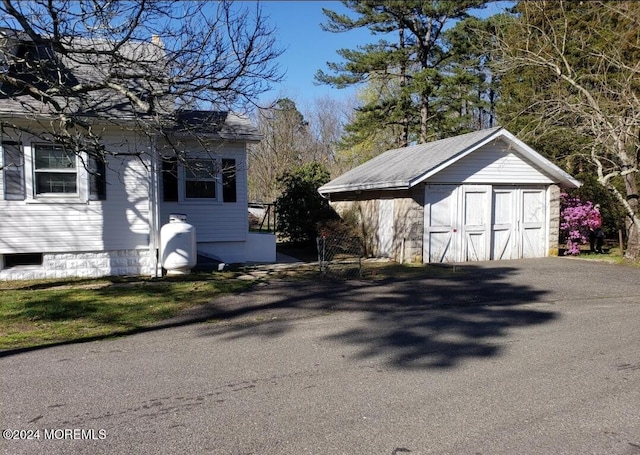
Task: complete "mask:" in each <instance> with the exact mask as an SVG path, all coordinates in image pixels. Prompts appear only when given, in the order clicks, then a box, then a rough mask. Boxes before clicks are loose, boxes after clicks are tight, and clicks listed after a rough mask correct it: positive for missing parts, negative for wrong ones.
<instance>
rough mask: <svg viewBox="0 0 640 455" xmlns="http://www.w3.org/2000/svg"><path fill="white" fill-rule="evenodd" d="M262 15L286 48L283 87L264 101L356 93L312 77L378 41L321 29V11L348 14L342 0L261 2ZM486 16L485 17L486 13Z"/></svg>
mask: <svg viewBox="0 0 640 455" xmlns="http://www.w3.org/2000/svg"><path fill="white" fill-rule="evenodd" d="M509 3H511V2H497V3H496V4H495V5H490V7H489V8H488V11H487V12H486V13H489V12H490V13H495V12H498V11H499V10H501V9H503V8H504V7H505V6H506V5H507V4H509ZM260 4H261V6H262V12H263V14H264V15H265V16H268V17H269V23H270V24H271V25H272V26H273V27H275V28H276V29H277V43H278V45H279V46H280V47H281V48H284V49H285V52H284V54H283V55H282V56H281V57H280V58H279V59H278V64H279V65H280V67H281V69H282V70H284V71H286V75H285V78H284V80H283V82H282V83H281V84H279V85H278V86H276V87H274V89H273V90H272V91H271V92H269V93H267V94H265V95H263V97H262V98H261V100H262V101H270V100H273V99H275V98H279V97H281V96H288V97H290V98H292V99H294V100H296V101H311V100H313V99H315V98H319V97H322V96H324V95H329V96H331V97H334V98H341V97H344V96H349V94H350V93H353V92H354V90H349V89H332V88H331V87H329V86H328V85H320V86H317V85H315V84H314V79H313V76H314V75H315V73H316V71H317V70H318V69H323V70H325V71H327V67H326V62H336V61H339V58H340V57H339V56H338V54H337V53H336V51H337V50H338V49H341V48H347V49H351V48H355V47H356V46H357V45H362V44H366V43H370V42H375V41H377V40H378V39H379V37H377V36H373V35H372V34H371V33H370V32H369V30H367V29H362V30H353V31H350V32H346V33H329V32H325V31H323V30H322V29H321V27H320V24H322V23H326V18H325V16H324V14H323V13H322V8H327V9H331V10H334V11H337V12H339V13H348V12H349V10H347V9H346V8H345V7H344V6H343V5H342V3H341V2H339V1H312V0H306V1H305V0H298V1H261V2H260ZM486 13H485V14H486Z"/></svg>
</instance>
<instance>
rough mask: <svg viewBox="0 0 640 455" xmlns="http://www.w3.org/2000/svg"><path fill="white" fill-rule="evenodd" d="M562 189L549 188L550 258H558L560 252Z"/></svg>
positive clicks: (556, 187)
mask: <svg viewBox="0 0 640 455" xmlns="http://www.w3.org/2000/svg"><path fill="white" fill-rule="evenodd" d="M560 191H561V190H560V187H559V186H558V185H551V186H550V187H549V250H548V254H549V256H558V254H559V251H560V245H559V241H560Z"/></svg>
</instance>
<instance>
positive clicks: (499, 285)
mask: <svg viewBox="0 0 640 455" xmlns="http://www.w3.org/2000/svg"><path fill="white" fill-rule="evenodd" d="M513 265H514V266H513V267H506V266H496V265H494V264H491V265H490V266H486V265H484V266H483V265H471V264H467V265H464V266H463V267H459V266H456V267H448V266H442V267H437V266H429V267H424V268H421V269H419V271H418V275H417V276H416V275H415V274H414V275H413V276H411V277H404V278H394V279H385V280H379V281H366V280H354V281H329V280H321V279H318V280H298V281H296V280H294V281H283V280H272V281H266V282H261V283H257V284H256V285H255V286H253V287H252V288H250V289H249V290H246V291H243V292H241V293H238V294H234V295H225V296H221V297H219V298H217V299H215V300H213V301H211V302H210V303H209V304H207V305H203V306H200V307H198V308H195V309H192V310H190V311H188V312H187V313H184V314H182V315H181V316H180V317H178V318H174V319H171V320H168V321H164V322H162V323H159V324H156V325H154V326H152V327H145V328H140V329H134V330H131V331H126V332H122V333H118V334H115V336H123V335H132V334H136V333H143V332H150V331H157V330H163V329H167V328H174V327H180V326H188V325H193V324H196V323H201V322H212V323H210V324H206V325H203V326H201V327H198V330H199V334H200V335H201V336H213V335H221V334H222V335H223V336H225V337H226V338H227V339H229V340H232V339H238V338H245V337H256V338H265V337H266V338H269V337H278V336H282V335H284V334H286V333H288V332H289V331H291V330H293V329H294V327H295V325H296V322H295V321H296V320H297V319H300V318H308V317H315V316H322V315H327V314H335V313H337V312H351V313H356V314H359V315H362V318H358V319H357V321H356V322H357V324H358V325H357V326H355V327H354V326H351V327H350V328H349V329H344V330H343V331H342V332H340V331H338V332H336V333H334V334H333V335H331V336H330V337H329V338H328V339H327V340H328V341H331V342H336V343H342V344H345V345H349V346H355V347H357V357H358V358H363V359H365V358H373V357H378V356H380V357H384V358H386V359H388V360H387V361H388V362H389V363H390V366H391V367H394V368H409V369H415V368H442V367H453V366H455V365H457V364H459V363H460V362H462V361H464V360H465V359H469V358H484V357H491V356H497V355H499V354H500V343H499V339H500V338H504V337H506V336H508V335H509V330H510V329H511V328H514V327H521V326H527V325H535V324H542V323H547V322H550V321H553V320H554V319H556V318H558V313H556V312H553V311H543V310H541V309H540V308H539V307H536V308H533V307H531V306H528V304H531V303H535V302H540V301H542V300H543V299H545V296H546V295H547V294H548V293H549V292H550V291H548V290H544V289H548V288H547V287H545V286H544V285H542V286H541V285H535V284H534V285H531V284H529V281H528V280H522V279H514V277H515V278H518V277H520V278H521V277H522V276H523V274H522V270H521V269H520V268H519V267H518V266H517V265H516V264H515V263H514V264H513ZM528 272H530V271H528ZM528 272H527V273H528ZM113 336H114V335H111V336H109V337H94V338H91V339H85V340H82V341H81V342H88V341H96V340H100V339H104V338H111V337H113ZM132 342H134V341H132ZM61 344H70V343H59V344H57V345H61ZM52 346H56V345H48V346H41V347H35V348H27V349H16V350H9V351H3V352H0V357H8V356H11V355H16V354H19V353H21V352H27V351H31V350H36V349H42V348H48V347H52Z"/></svg>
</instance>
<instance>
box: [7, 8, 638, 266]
mask: <svg viewBox="0 0 640 455" xmlns="http://www.w3.org/2000/svg"><path fill="white" fill-rule="evenodd" d="M342 3H343V5H344V6H345V8H346V11H347V13H339V12H336V11H334V10H332V9H331V8H327V9H325V10H324V14H325V18H326V20H325V22H324V24H323V28H324V30H325V31H326V32H327V33H340V34H345V37H347V39H348V34H349V32H350V31H352V30H355V29H360V28H363V29H367V30H369V31H370V32H371V37H372V38H371V42H370V43H368V44H366V45H363V46H360V47H355V48H345V49H340V50H339V51H338V57H339V58H338V59H337V61H336V62H332V63H329V64H328V65H327V66H326V67H324V68H319V69H318V72H317V74H316V80H317V82H319V83H324V84H330V85H332V86H334V87H349V86H358V87H359V92H358V97H357V99H356V100H353V101H352V100H332V99H322V100H316V102H315V104H314V105H313V106H311V107H310V108H306V109H301V108H300V106H298V105H297V104H296V100H293V99H281V100H275V102H274V103H273V105H272V106H271V107H269V108H265V109H254V108H255V107H256V105H257V102H258V101H257V100H258V98H259V96H260V95H262V94H264V93H266V92H267V91H268V90H269V89H270V88H271V87H270V86H271V84H273V83H277V82H279V81H281V80H282V73H281V71H280V69H279V68H278V65H277V60H278V57H279V56H280V55H281V54H282V52H283V51H282V50H281V49H278V47H277V43H276V40H275V38H274V32H273V29H272V27H270V25H269V22H268V18H266V17H265V16H264V15H263V14H262V11H261V8H260V4H259V3H255V4H253V3H244V2H235V3H234V2H233V1H231V0H226V1H219V2H206V1H159V0H158V1H156V0H154V1H144V2H140V1H126V0H121V1H112V2H107V3H105V2H103V1H98V0H73V1H72V0H47V1H44V0H34V1H29V2H22V1H15V0H3V1H2V2H0V12H1V13H2V15H1V16H0V96H1V97H2V99H3V103H4V104H5V107H6V106H8V105H10V104H11V103H13V104H11V105H12V106H13V105H15V106H17V107H16V109H18V107H19V110H20V112H21V113H22V114H23V115H24V116H26V117H27V120H29V121H27V122H22V123H20V122H17V121H16V120H15V119H14V118H11V117H3V118H1V119H0V127H1V131H2V132H3V134H7V135H8V134H9V133H11V132H13V133H15V134H22V133H26V134H33V135H35V136H36V137H39V138H40V139H42V140H44V141H55V142H60V143H63V144H64V145H65V147H66V148H67V149H68V150H70V151H72V152H74V153H78V154H80V153H83V154H87V155H88V157H89V158H90V159H93V160H97V161H101V160H102V161H104V160H105V157H107V156H108V155H110V154H116V153H122V150H121V149H118V150H110V149H108V148H105V146H104V141H103V136H104V134H105V132H104V131H105V130H104V129H99V128H94V126H93V125H92V123H91V121H89V118H88V117H87V116H86V115H85V113H87V112H91V113H93V115H94V116H95V117H98V118H100V119H101V120H102V121H104V122H111V121H114V119H113V115H112V111H111V108H112V107H113V106H111V107H109V103H108V101H110V100H111V101H113V100H117V103H118V106H120V107H121V108H122V109H121V111H122V112H126V114H127V116H130V117H131V118H130V121H131V122H134V123H135V125H136V128H137V129H139V130H141V131H144V132H146V133H148V134H149V136H150V137H155V136H156V135H158V134H159V135H162V134H163V131H165V130H166V127H167V125H168V124H171V125H173V126H174V127H175V126H176V125H178V123H176V120H178V119H176V118H173V117H175V113H176V112H179V111H181V110H183V111H185V110H186V111H190V112H215V111H235V112H238V111H240V112H242V113H247V112H251V111H253V112H255V120H256V123H257V124H258V125H259V128H260V130H261V131H262V133H263V137H264V140H263V141H262V142H261V143H260V144H258V145H256V146H255V148H253V149H252V150H251V153H250V161H249V172H250V194H251V197H252V198H254V199H262V200H265V201H272V200H273V199H274V198H275V197H277V196H278V195H279V194H281V192H282V191H283V189H282V188H281V187H279V186H278V185H277V181H278V177H281V176H282V175H283V174H284V173H286V172H291V171H292V170H294V169H295V168H296V167H298V166H300V165H303V164H305V163H320V164H321V165H323V166H325V167H326V169H327V170H328V171H329V172H330V174H331V175H333V176H336V175H338V174H340V173H342V172H344V171H345V170H348V169H350V168H352V167H354V166H356V165H358V164H360V163H362V162H364V161H366V160H367V159H369V158H371V157H373V156H375V155H376V154H378V153H381V152H383V151H385V150H388V149H391V148H396V147H402V146H405V145H407V144H412V143H420V142H426V141H431V140H434V139H440V138H444V137H449V136H453V135H457V134H461V133H464V132H468V131H473V130H478V129H482V128H486V127H490V126H494V125H502V126H504V127H506V128H507V129H509V130H511V131H512V132H514V133H515V134H517V135H518V137H520V138H521V139H522V140H524V141H526V142H527V143H528V144H530V145H531V146H532V147H533V148H535V149H536V150H538V151H540V152H542V153H543V154H545V155H546V156H548V157H550V158H551V159H552V160H553V161H554V162H556V163H558V164H559V165H561V166H562V167H563V168H564V169H566V170H567V171H568V172H570V173H572V174H574V175H575V176H576V177H578V178H579V179H581V180H582V181H584V182H585V183H586V185H585V188H583V189H582V190H581V191H583V193H584V194H588V195H589V197H593V198H596V197H597V198H598V200H596V201H594V202H598V203H600V204H601V206H602V207H610V208H611V216H612V217H614V218H615V220H616V221H615V223H619V224H620V227H622V228H624V230H625V233H626V238H627V248H626V255H627V257H629V258H635V259H637V258H638V256H639V255H640V236H639V231H638V225H639V224H640V215H639V214H638V208H639V201H638V198H639V196H638V174H639V168H638V160H639V155H640V93H639V92H640V77H639V73H640V23H639V22H640V2H635V1H614V0H593V1H579V0H554V1H547V0H531V1H524V0H520V1H514V2H510V8H509V9H508V10H506V11H504V12H501V13H499V14H495V15H492V16H490V17H487V18H483V19H481V18H480V17H479V16H478V15H477V13H478V12H479V11H482V10H486V8H487V6H489V5H490V4H491V2H489V1H487V0H438V1H435V0H405V1H402V2H400V1H394V0H345V1H343V2H342ZM345 42H347V41H346V40H345ZM141 43H146V44H145V45H144V46H142V45H141ZM87 68H94V70H92V71H91V72H90V73H87V72H86V71H85V70H86V69H87ZM98 69H99V70H98ZM88 74H90V76H91V77H87V75H88ZM111 104H113V103H111ZM43 113H46V115H42V114H43ZM116 120H117V119H116ZM209 121H211V122H215V121H216V118H215V117H212V118H210V119H209ZM167 122H169V123H167ZM184 133H185V134H194V135H197V134H198V132H197V131H192V130H190V129H189V125H186V126H185V131H184ZM129 152H130V153H136V154H143V153H145V152H144V151H142V152H140V151H139V149H134V148H132V149H131V150H130V151H129ZM174 152H175V154H176V156H177V157H178V158H179V159H180V158H181V157H183V156H184V154H185V153H186V152H185V150H183V149H182V148H181V146H180V144H176V146H175V150H174ZM141 158H144V157H142V156H141ZM9 164H12V163H9ZM13 164H15V163H13ZM5 165H6V164H5ZM16 165H19V163H18V164H16ZM280 181H283V180H282V179H280ZM618 213H619V214H618ZM605 215H606V214H605Z"/></svg>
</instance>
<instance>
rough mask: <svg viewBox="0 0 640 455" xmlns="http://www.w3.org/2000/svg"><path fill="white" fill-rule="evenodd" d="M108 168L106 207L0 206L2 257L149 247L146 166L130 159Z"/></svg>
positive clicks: (96, 204) (22, 203) (57, 204)
mask: <svg viewBox="0 0 640 455" xmlns="http://www.w3.org/2000/svg"><path fill="white" fill-rule="evenodd" d="M146 164H147V165H148V163H146ZM107 168H108V170H107V181H108V182H111V183H110V185H109V187H108V193H109V197H108V199H107V200H106V201H87V200H84V201H77V202H69V201H66V202H65V201H52V202H47V201H41V200H33V199H31V200H26V201H0V218H1V219H2V222H0V254H11V253H29V252H34V253H35V252H48V253H54V252H74V251H99V250H122V249H135V248H146V247H148V246H149V183H148V172H147V170H146V168H145V163H142V162H140V160H139V159H138V158H135V157H130V158H126V159H123V160H122V161H118V162H117V163H116V162H114V161H112V162H110V163H109V165H108V166H107Z"/></svg>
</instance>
